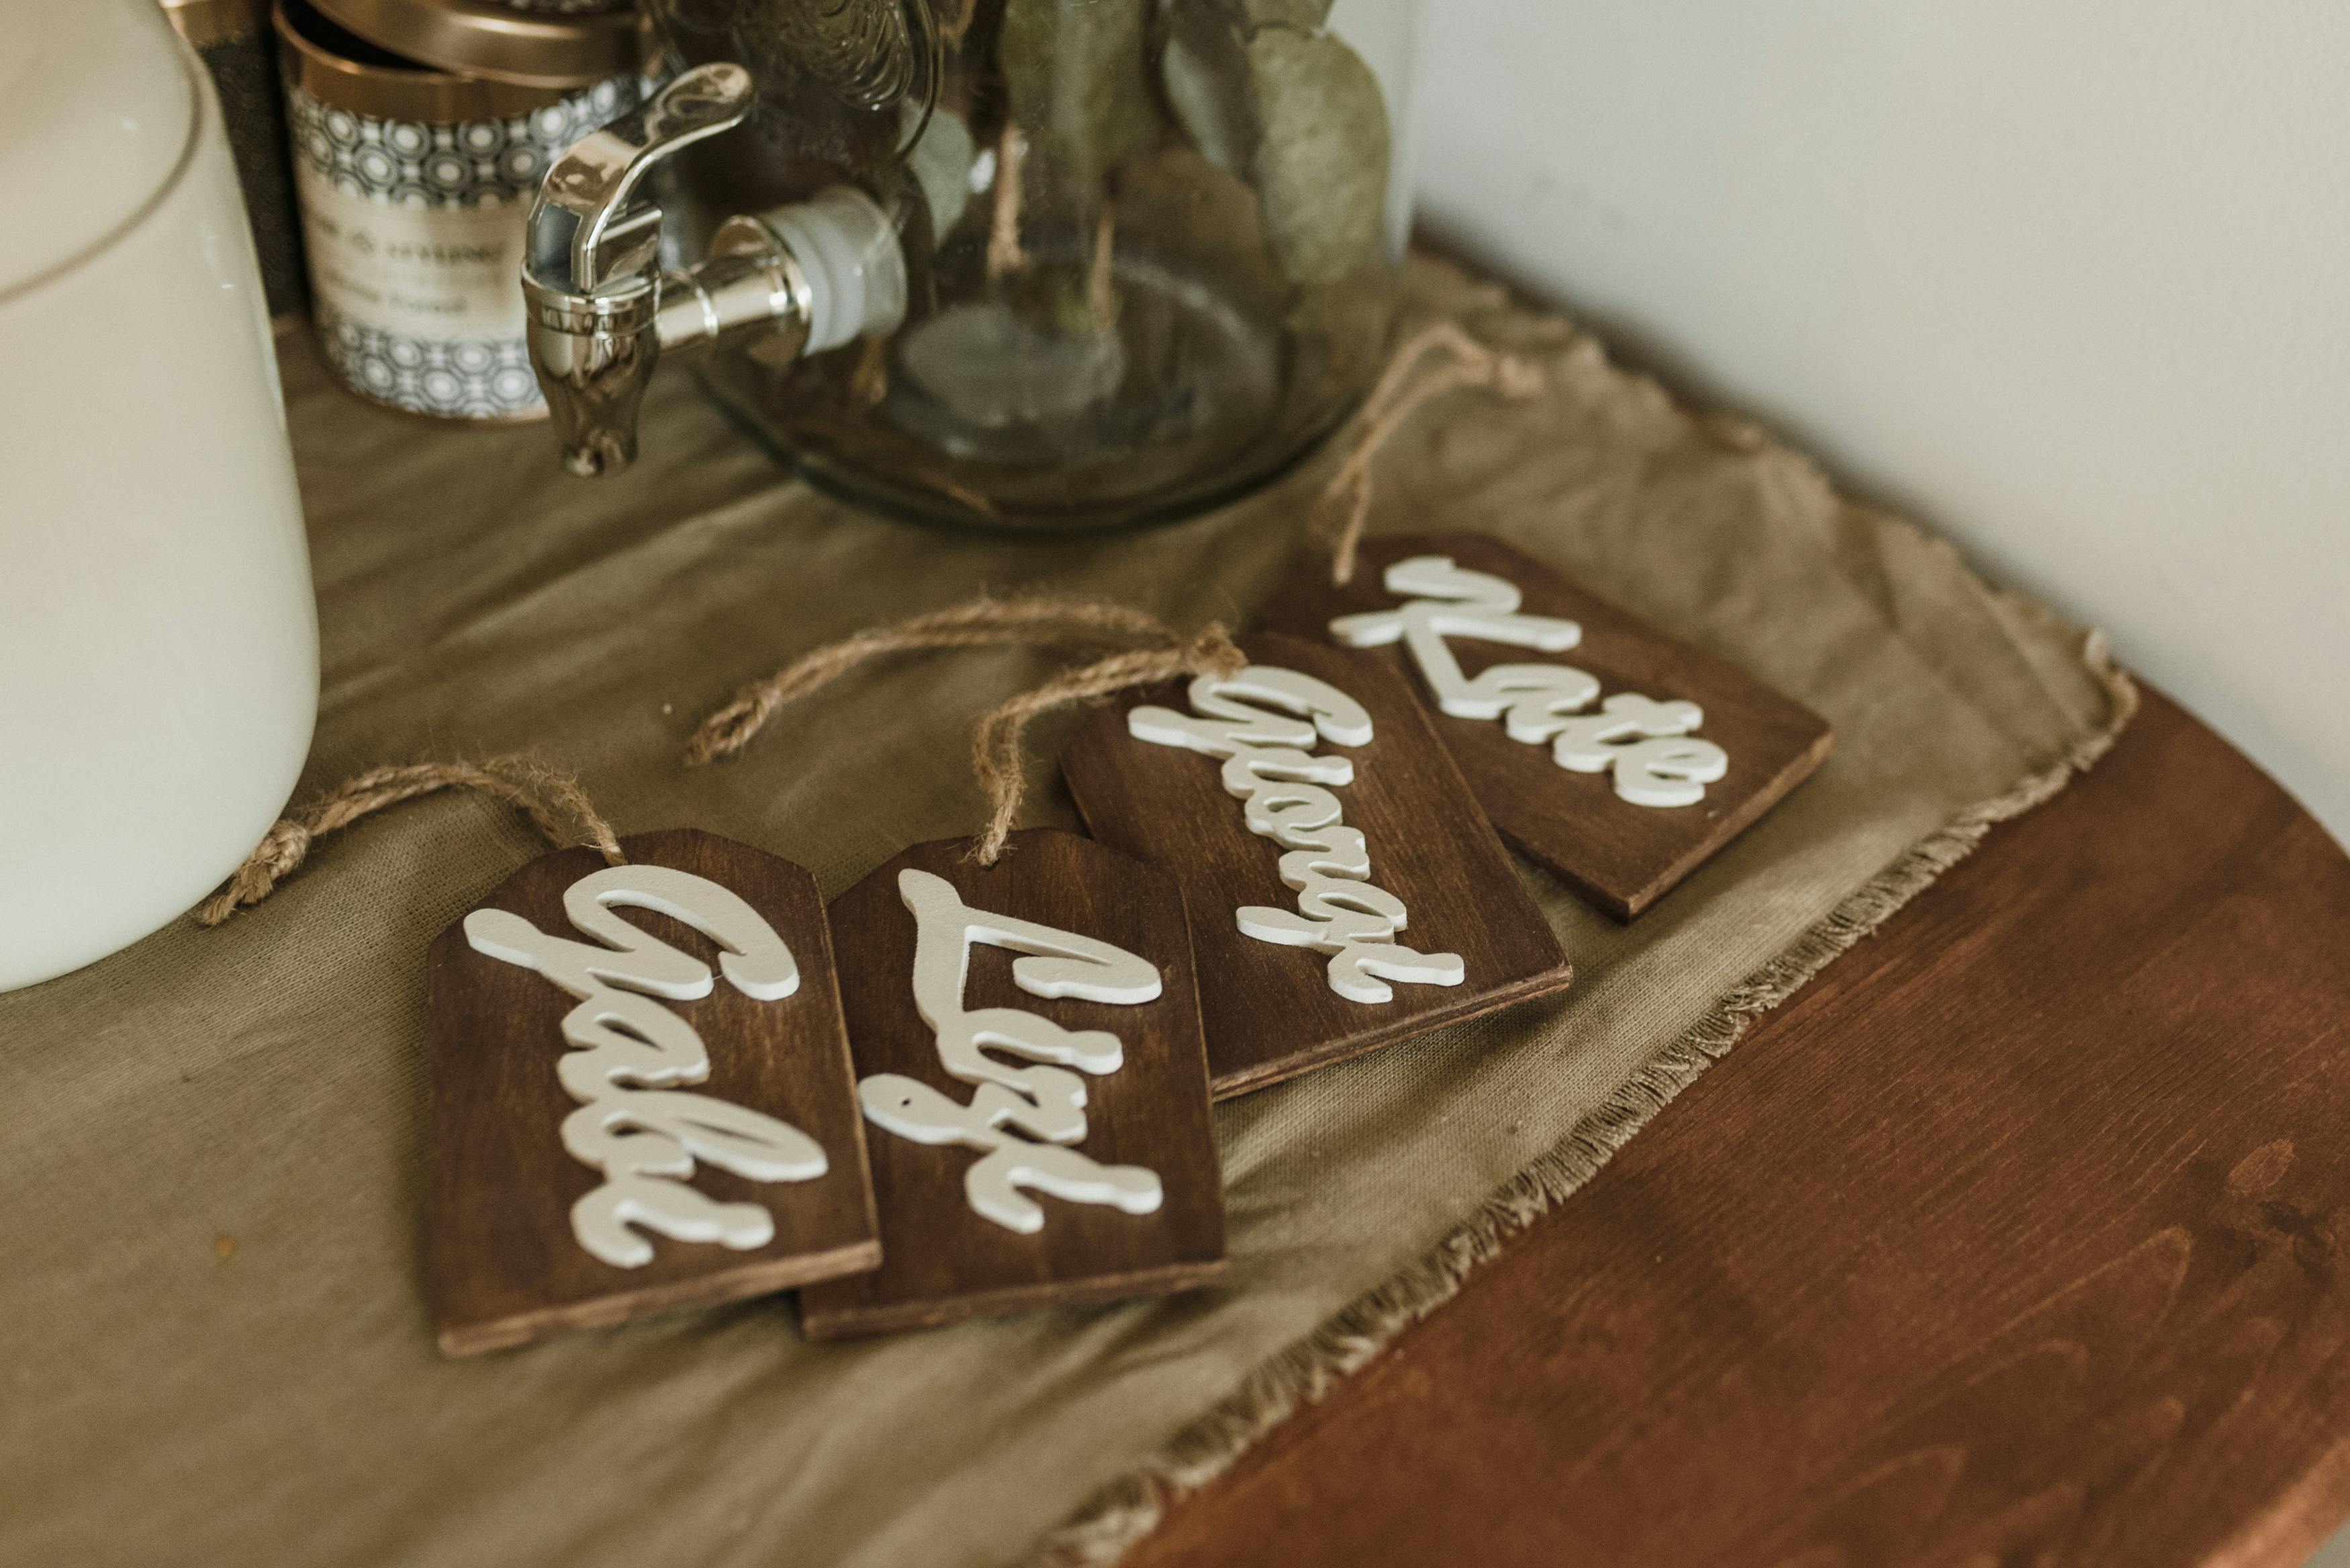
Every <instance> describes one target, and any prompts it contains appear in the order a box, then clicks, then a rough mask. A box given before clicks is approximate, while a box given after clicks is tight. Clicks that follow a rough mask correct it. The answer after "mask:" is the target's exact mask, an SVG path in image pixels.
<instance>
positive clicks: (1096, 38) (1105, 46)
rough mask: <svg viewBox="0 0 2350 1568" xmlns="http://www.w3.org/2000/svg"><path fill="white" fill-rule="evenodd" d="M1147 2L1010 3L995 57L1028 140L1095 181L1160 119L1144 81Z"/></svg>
mask: <svg viewBox="0 0 2350 1568" xmlns="http://www.w3.org/2000/svg"><path fill="white" fill-rule="evenodd" d="M1150 3H1151V0H1006V3H1005V5H1004V7H1003V34H1002V39H1001V42H1000V43H999V45H998V47H997V60H998V62H999V64H1000V65H1001V67H1002V68H1003V81H1004V87H1005V88H1006V90H1007V91H1008V92H1009V93H1010V95H1011V99H1012V118H1013V120H1014V122H1015V123H1016V124H1018V126H1019V127H1020V129H1021V130H1022V131H1023V132H1024V133H1025V134H1026V135H1027V137H1028V139H1029V140H1030V142H1031V143H1032V144H1034V145H1036V146H1039V147H1041V148H1043V149H1044V150H1045V151H1047V152H1049V153H1051V154H1052V155H1053V156H1055V158H1058V159H1059V160H1061V161H1063V162H1065V163H1066V164H1068V165H1069V166H1070V168H1071V169H1072V170H1073V171H1075V172H1076V176H1077V178H1078V179H1080V180H1083V181H1086V182H1093V181H1097V180H1099V179H1100V178H1101V176H1102V175H1103V174H1104V173H1105V172H1107V171H1108V170H1109V169H1110V168H1111V166H1112V165H1114V164H1116V163H1117V162H1118V161H1119V160H1120V159H1122V158H1125V157H1126V156H1127V155H1128V154H1129V153H1132V152H1136V151H1139V150H1141V149H1142V148H1145V147H1148V146H1149V145H1150V144H1151V143H1153V142H1154V141H1157V140H1159V137H1160V136H1161V135H1162V134H1163V133H1164V131H1165V129H1166V122H1165V119H1164V117H1163V115H1162V113H1161V111H1160V109H1159V95H1158V93H1157V92H1156V91H1155V90H1154V89H1153V88H1152V86H1151V82H1150V78H1149V66H1148V62H1147V54H1148V50H1149V29H1150Z"/></svg>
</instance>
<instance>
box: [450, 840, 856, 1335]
mask: <svg viewBox="0 0 2350 1568" xmlns="http://www.w3.org/2000/svg"><path fill="white" fill-rule="evenodd" d="M620 847H621V849H622V851H623V852H624V853H625V854H626V855H627V856H628V857H629V863H628V864H627V865H626V866H620V867H608V866H606V865H605V864H604V861H603V859H602V857H599V856H598V855H596V854H595V853H594V852H593V851H590V850H586V849H572V850H567V851H565V852H563V853H562V854H559V855H550V856H547V857H545V858H544V859H540V860H536V861H534V862H532V863H531V864H530V865H528V866H525V867H523V868H522V869H521V870H520V871H517V872H516V873H515V875H514V876H512V877H508V878H507V879H506V880H505V882H504V883H503V884H502V885H500V887H499V888H498V890H497V891H496V892H495V893H493V894H492V895H491V896H490V898H489V900H488V901H487V902H486V903H484V904H483V905H482V906H481V907H480V908H479V909H474V910H473V912H471V913H470V914H468V915H467V916H466V917H465V918H464V919H463V920H461V921H459V922H458V923H457V924H456V925H454V926H452V927H451V928H450V929H447V930H446V931H443V932H442V934H441V936H440V937H439V939H438V940H435V941H434V942H433V944H432V958H431V970H432V1102H433V1106H432V1122H433V1139H434V1144H435V1148H434V1160H433V1178H432V1187H433V1192H432V1197H433V1217H432V1273H433V1278H434V1282H435V1286H436V1293H437V1295H438V1297H439V1300H438V1317H439V1327H440V1337H441V1348H442V1352H443V1353H445V1354H447V1355H473V1354H475V1353H477V1352H480V1351H486V1350H499V1349H503V1348H505V1347H506V1346H509V1345H522V1344H525V1343H527V1342H529V1341H531V1340H536V1339H541V1338H545V1337H546V1336H548V1335H550V1334H560V1333H564V1332H567V1331H568V1330H571V1329H578V1328H595V1327H602V1326H605V1325H607V1324H617V1323H620V1322H624V1321H626V1320H628V1319H629V1318H634V1317H639V1316H641V1315H644V1314H649V1313H655V1312H664V1311H668V1310H670V1309H671V1308H677V1307H689V1306H708V1305H712V1304H714V1303H719V1302H726V1301H734V1300H737V1299H740V1298H742V1297H745V1296H755V1295H764V1294H767V1293H771V1292H775V1291H783V1290H788V1289H790V1288H791V1287H792V1286H795V1285H801V1284H806V1283H807V1282H810V1281H813V1280H823V1279H830V1278H833V1277H834V1276H836V1275H839V1274H846V1273H853V1272H857V1271H858V1270H862V1269H870V1268H873V1267H874V1266H876V1265H877V1264H879V1262H880V1261H881V1244H880V1240H879V1226H878V1224H877V1223H876V1218H875V1214H874V1207H873V1189H872V1186H871V1183H870V1180H869V1179H868V1175H867V1170H866V1158H865V1136H864V1125H863V1118H862V1117H861V1116H859V1115H858V1108H857V1099H856V1093H855V1085H854V1083H853V1080H852V1078H851V1076H850V1071H849V1062H848V1042H847V1033H846V1031H845V1030H844V1028H843V1026H842V1022H841V1012H840V996H839V992H838V991H837V989H836V987H835V985H834V982H833V961H832V949H831V943H830V941H829V940H828V939H827V933H826V929H825V919H824V903H823V899H822V898H821V896H820V895H819V894H818V892H817V890H816V882H815V880H814V878H812V877H809V876H808V874H807V873H806V871H803V870H801V869H800V868H799V867H796V866H794V865H792V864H791V863H790V862H789V861H785V860H779V859H777V858H775V857H774V856H772V855H767V854H763V853H761V852H760V851H759V850H756V849H753V848H750V847H748V846H744V845H741V844H735V843H732V842H730V841H728V840H726V839H723V838H718V837H714V836H712V835H710V834H707V833H699V832H692V831H679V832H671V833H652V834H646V835H643V836H639V837H635V838H629V839H625V840H623V841H622V842H621V846H620Z"/></svg>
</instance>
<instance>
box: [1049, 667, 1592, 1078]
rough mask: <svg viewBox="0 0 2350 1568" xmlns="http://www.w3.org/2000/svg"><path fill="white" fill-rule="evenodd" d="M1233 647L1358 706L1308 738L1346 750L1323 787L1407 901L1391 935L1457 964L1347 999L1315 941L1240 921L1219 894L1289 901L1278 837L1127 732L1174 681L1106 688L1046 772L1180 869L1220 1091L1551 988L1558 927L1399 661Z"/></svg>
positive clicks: (1110, 830)
mask: <svg viewBox="0 0 2350 1568" xmlns="http://www.w3.org/2000/svg"><path fill="white" fill-rule="evenodd" d="M1241 647H1242V649H1243V651H1244V652H1245V653H1247V655H1248V656H1249V658H1250V659H1252V660H1253V662H1255V663H1257V664H1261V665H1274V666H1280V667H1282V668H1285V669H1290V670H1297V671H1298V672H1300V673H1301V674H1305V675H1310V676H1313V677H1315V678H1316V679H1317V680H1326V681H1328V682H1329V683H1330V684H1332V685H1334V686H1336V687H1337V688H1338V689H1339V690H1340V691H1345V692H1346V693H1347V695H1348V696H1351V697H1353V698H1354V699H1355V700H1356V701H1358V702H1360V703H1361V704H1362V705H1363V707H1364V708H1365V709H1366V710H1367V711H1368V712H1369V714H1370V716H1371V723H1372V728H1373V737H1372V739H1371V741H1370V742H1369V743H1368V744H1367V745H1363V746H1355V747H1341V746H1336V745H1334V744H1331V743H1328V742H1324V743H1323V744H1322V745H1321V746H1320V747H1319V748H1318V750H1319V752H1321V753H1329V754H1333V755H1345V756H1347V757H1349V758H1351V759H1352V760H1353V762H1354V764H1355V782H1354V783H1353V784H1347V785H1342V786H1335V787H1334V789H1333V791H1332V793H1334V794H1336V795H1337V796H1338V798H1339V800H1340V801H1341V802H1342V803H1343V804H1344V805H1345V807H1346V822H1347V825H1348V826H1354V827H1358V828H1360V829H1362V831H1363V833H1364V835H1365V836H1366V837H1367V839H1368V840H1369V845H1370V859H1371V880H1372V881H1373V882H1374V883H1376V884H1378V886H1379V887H1381V888H1386V889H1387V890H1388V892H1390V893H1393V894H1394V895H1396V896H1397V897H1398V898H1401V899H1402V900H1403V902H1404V906H1405V908H1406V909H1408V910H1409V914H1410V924H1409V926H1408V927H1407V928H1406V929H1404V930H1403V931H1402V932H1400V933H1399V939H1398V940H1401V941H1404V942H1407V943H1409V944H1410V945H1411V946H1412V947H1413V948H1415V949H1417V950H1419V951H1421V952H1425V953H1438V952H1451V953H1458V954H1460V955H1461V960H1462V961H1463V966H1464V968H1465V971H1466V977H1465V979H1464V980H1463V981H1462V982H1461V984H1459V985H1455V986H1440V985H1414V984H1409V983H1407V982H1403V981H1398V982H1396V983H1395V986H1394V993H1395V994H1394V996H1393V999H1392V1000H1390V1001H1388V1002H1354V1001H1350V1000H1348V999H1347V998H1346V997H1343V996H1340V995H1339V994H1337V993H1336V992H1334V991H1332V990H1331V989H1330V983H1329V978H1328V965H1329V960H1328V958H1327V957H1326V955H1324V954H1321V953H1318V952H1315V951H1314V950H1310V949H1306V948H1299V947H1280V946H1276V945H1274V944H1273V943H1270V942H1264V941H1260V940H1256V939H1254V938H1253V937H1247V936H1243V935H1242V934H1241V931H1240V929H1239V928H1238V927H1237V926H1236V925H1235V924H1234V922H1233V915H1234V911H1235V910H1237V909H1242V908H1244V907H1247V906H1251V905H1261V906H1265V907H1268V908H1272V909H1294V908H1295V906H1296V900H1297V895H1296V894H1295V892H1294V891H1292V890H1291V889H1290V888H1288V887H1286V886H1284V884H1283V882H1282V880H1281V875H1280V863H1281V856H1282V849H1281V846H1279V845H1277V844H1275V843H1274V842H1273V841H1272V840H1270V839H1267V838H1260V837H1258V836H1256V835H1255V834H1253V833H1252V832H1250V831H1249V827H1248V823H1247V820H1246V818H1245V816H1244V815H1243V810H1242V803H1241V802H1240V801H1239V800H1237V799H1235V798H1233V797H1232V795H1230V794H1226V793H1225V791H1224V787H1223V784H1222V779H1221V776H1220V769H1221V766H1222V764H1221V763H1218V762H1217V761H1216V760H1215V759H1214V758H1211V757H1209V756H1206V755H1203V754H1201V753H1196V752H1188V751H1184V750H1181V749H1180V748H1178V747H1170V746H1162V745H1158V744H1154V743H1152V742H1145V741H1139V740H1136V739H1135V738H1134V737H1133V736H1132V735H1130V734H1128V732H1127V727H1126V716H1127V713H1128V711H1130V710H1132V709H1133V708H1135V707H1137V706H1139V705H1140V704H1142V703H1146V702H1149V703H1156V704H1159V705H1161V706H1164V707H1170V708H1172V709H1174V710H1175V711H1179V712H1190V711H1191V704H1190V702H1189V701H1187V700H1186V698H1185V696H1184V692H1183V687H1182V685H1180V684H1171V683H1170V684H1169V685H1166V686H1161V687H1154V688H1151V689H1149V690H1147V691H1138V692H1133V693H1129V694H1128V695H1127V696H1125V697H1122V698H1120V699H1118V700H1117V701H1112V702H1109V703H1107V704H1105V705H1103V706H1102V707H1100V708H1098V709H1097V710H1096V711H1094V712H1093V713H1092V714H1091V715H1090V716H1089V717H1088V718H1087V720H1086V722H1084V724H1083V725H1081V726H1080V727H1079V729H1078V731H1077V732H1076V735H1075V736H1074V737H1073V738H1072V739H1071V740H1070V742H1069V743H1068V746H1067V747H1066V750H1064V751H1063V753H1062V754H1061V772H1062V774H1063V776H1064V777H1065V778H1066V779H1067V781H1068V784H1069V793H1070V794H1072V795H1073V796H1074V797H1075V798H1076V804H1077V809H1078V811H1079V812H1080V813H1082V814H1083V815H1084V816H1085V819H1086V826H1087V828H1089V829H1090V830H1091V831H1092V833H1093V834H1094V836H1096V837H1097V838H1099V839H1100V840H1102V841H1103V842H1104V843H1106V844H1109V845H1112V846H1116V847H1118V848H1119V849H1122V850H1125V851H1126V852H1127V853H1128V854H1130V855H1133V856H1135V857H1138V858H1140V859H1143V860H1148V861H1151V862H1153V863H1154V864H1157V865H1161V866H1165V867H1169V868H1170V869H1171V870H1173V871H1174V872H1175V874H1176V876H1177V877H1178V878H1179V879H1180V881H1181V882H1182V883H1183V888H1184V895H1185V897H1186V898H1188V899H1189V900H1190V903H1191V926H1192V934H1193V940H1194V941H1196V942H1197V944H1198V947H1199V954H1200V1003H1201V1011H1202V1012H1203V1014H1204V1016H1205V1018H1206V1020H1207V1027H1208V1064H1209V1067H1210V1070H1211V1075H1212V1077H1213V1079H1214V1083H1215V1090H1216V1094H1217V1096H1218V1097H1219V1098H1224V1097H1229V1096H1233V1095H1242V1094H1246V1093H1248V1092H1249V1091H1250V1090H1252V1089H1261V1088H1263V1087H1264V1086H1265V1085H1269V1084H1275V1083H1279V1082H1280V1081H1281V1080H1283V1079H1284V1078H1290V1077H1295V1075H1298V1074H1300V1073H1304V1072H1307V1071H1310V1070H1312V1069H1313V1068H1315V1067H1321V1066H1326V1065H1328V1064H1331V1063H1333V1062H1338V1061H1343V1060H1345V1059H1346V1058H1347V1057H1349V1056H1356V1055H1359V1054H1362V1053H1364V1052H1366V1051H1372V1050H1376V1049H1378V1047H1379V1046H1382V1045H1388V1044H1394V1043H1395V1042H1396V1041H1399V1040H1406V1039H1409V1038H1410V1037H1411V1036H1413V1035H1415V1034H1421V1033H1427V1032H1428V1031H1429V1030H1431V1029H1434V1028H1437V1027H1439V1026H1440V1025H1442V1024H1446V1023H1456V1022H1458V1021H1460V1020H1461V1019H1464V1018H1473V1017H1476V1016H1477V1015H1478V1014H1480V1013H1484V1012H1492V1011H1493V1010H1494V1009H1496V1008H1501V1007H1506V1006H1509V1005H1510V1004H1511V1003H1513V1002H1523V1001H1525V1000H1527V999H1528V998H1530V997H1535V996H1541V995H1545V994H1547V993H1549V992H1555V991H1560V990H1563V989H1565V986H1566V985H1567V983H1568V982H1569V981H1572V980H1573V978H1574V971H1573V969H1572V968H1571V967H1570V966H1569V965H1568V963H1567V961H1566V954H1565V951H1564V950H1562V949H1561V948H1560V946H1559V943H1558V938H1557V936H1556V935H1555V934H1554V933H1553V932H1552V930H1551V929H1550V924H1549V922H1548V921H1546V920H1545V919H1544V918H1543V915H1542V911H1541V910H1540V909H1536V908H1535V907H1534V900H1533V898H1530V897H1529V896H1528V895H1527V893H1526V890H1525V887H1524V885H1523V883H1521V882H1520V881H1519V880H1518V874H1517V871H1516V869H1515V867H1513V866H1512V865H1511V863H1510V858H1509V852H1508V851H1507V850H1505V849H1503V847H1502V843H1501V840H1500V839H1499V838H1497V837H1496V836H1494V833H1493V829H1492V825H1490V824H1489V823H1488V822H1487V821H1486V820H1485V818H1484V815H1482V813H1481V812H1479V811H1478V809H1477V805H1476V803H1475V802H1474V801H1473V800H1471V798H1470V795H1469V789H1468V785H1467V784H1463V783H1462V782H1461V772H1460V770H1459V769H1458V768H1457V767H1455V766H1454V765H1453V763H1452V760H1451V757H1450V756H1449V755H1448V754H1447V753H1446V752H1445V750H1444V746H1443V743H1442V742H1440V741H1439V740H1438V739H1437V738H1436V733H1435V732H1434V731H1433V730H1431V729H1430V728H1429V724H1428V719H1427V716H1426V714H1425V713H1424V712H1423V711H1421V709H1420V705H1419V699H1418V698H1416V697H1415V696H1413V694H1412V691H1411V688H1410V687H1409V685H1408V684H1407V683H1406V681H1405V679H1404V677H1403V675H1402V674H1401V672H1399V671H1398V670H1395V669H1393V668H1391V667H1389V666H1388V665H1385V664H1383V663H1381V662H1379V661H1378V660H1375V659H1364V658H1362V657H1361V656H1360V655H1358V654H1356V653H1354V652H1351V651H1349V650H1347V649H1338V648H1330V647H1327V646H1324V645H1321V644H1316V643H1310V642H1305V641H1303V640H1301V639H1295V638H1285V637H1253V638H1245V639H1242V643H1241Z"/></svg>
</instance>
